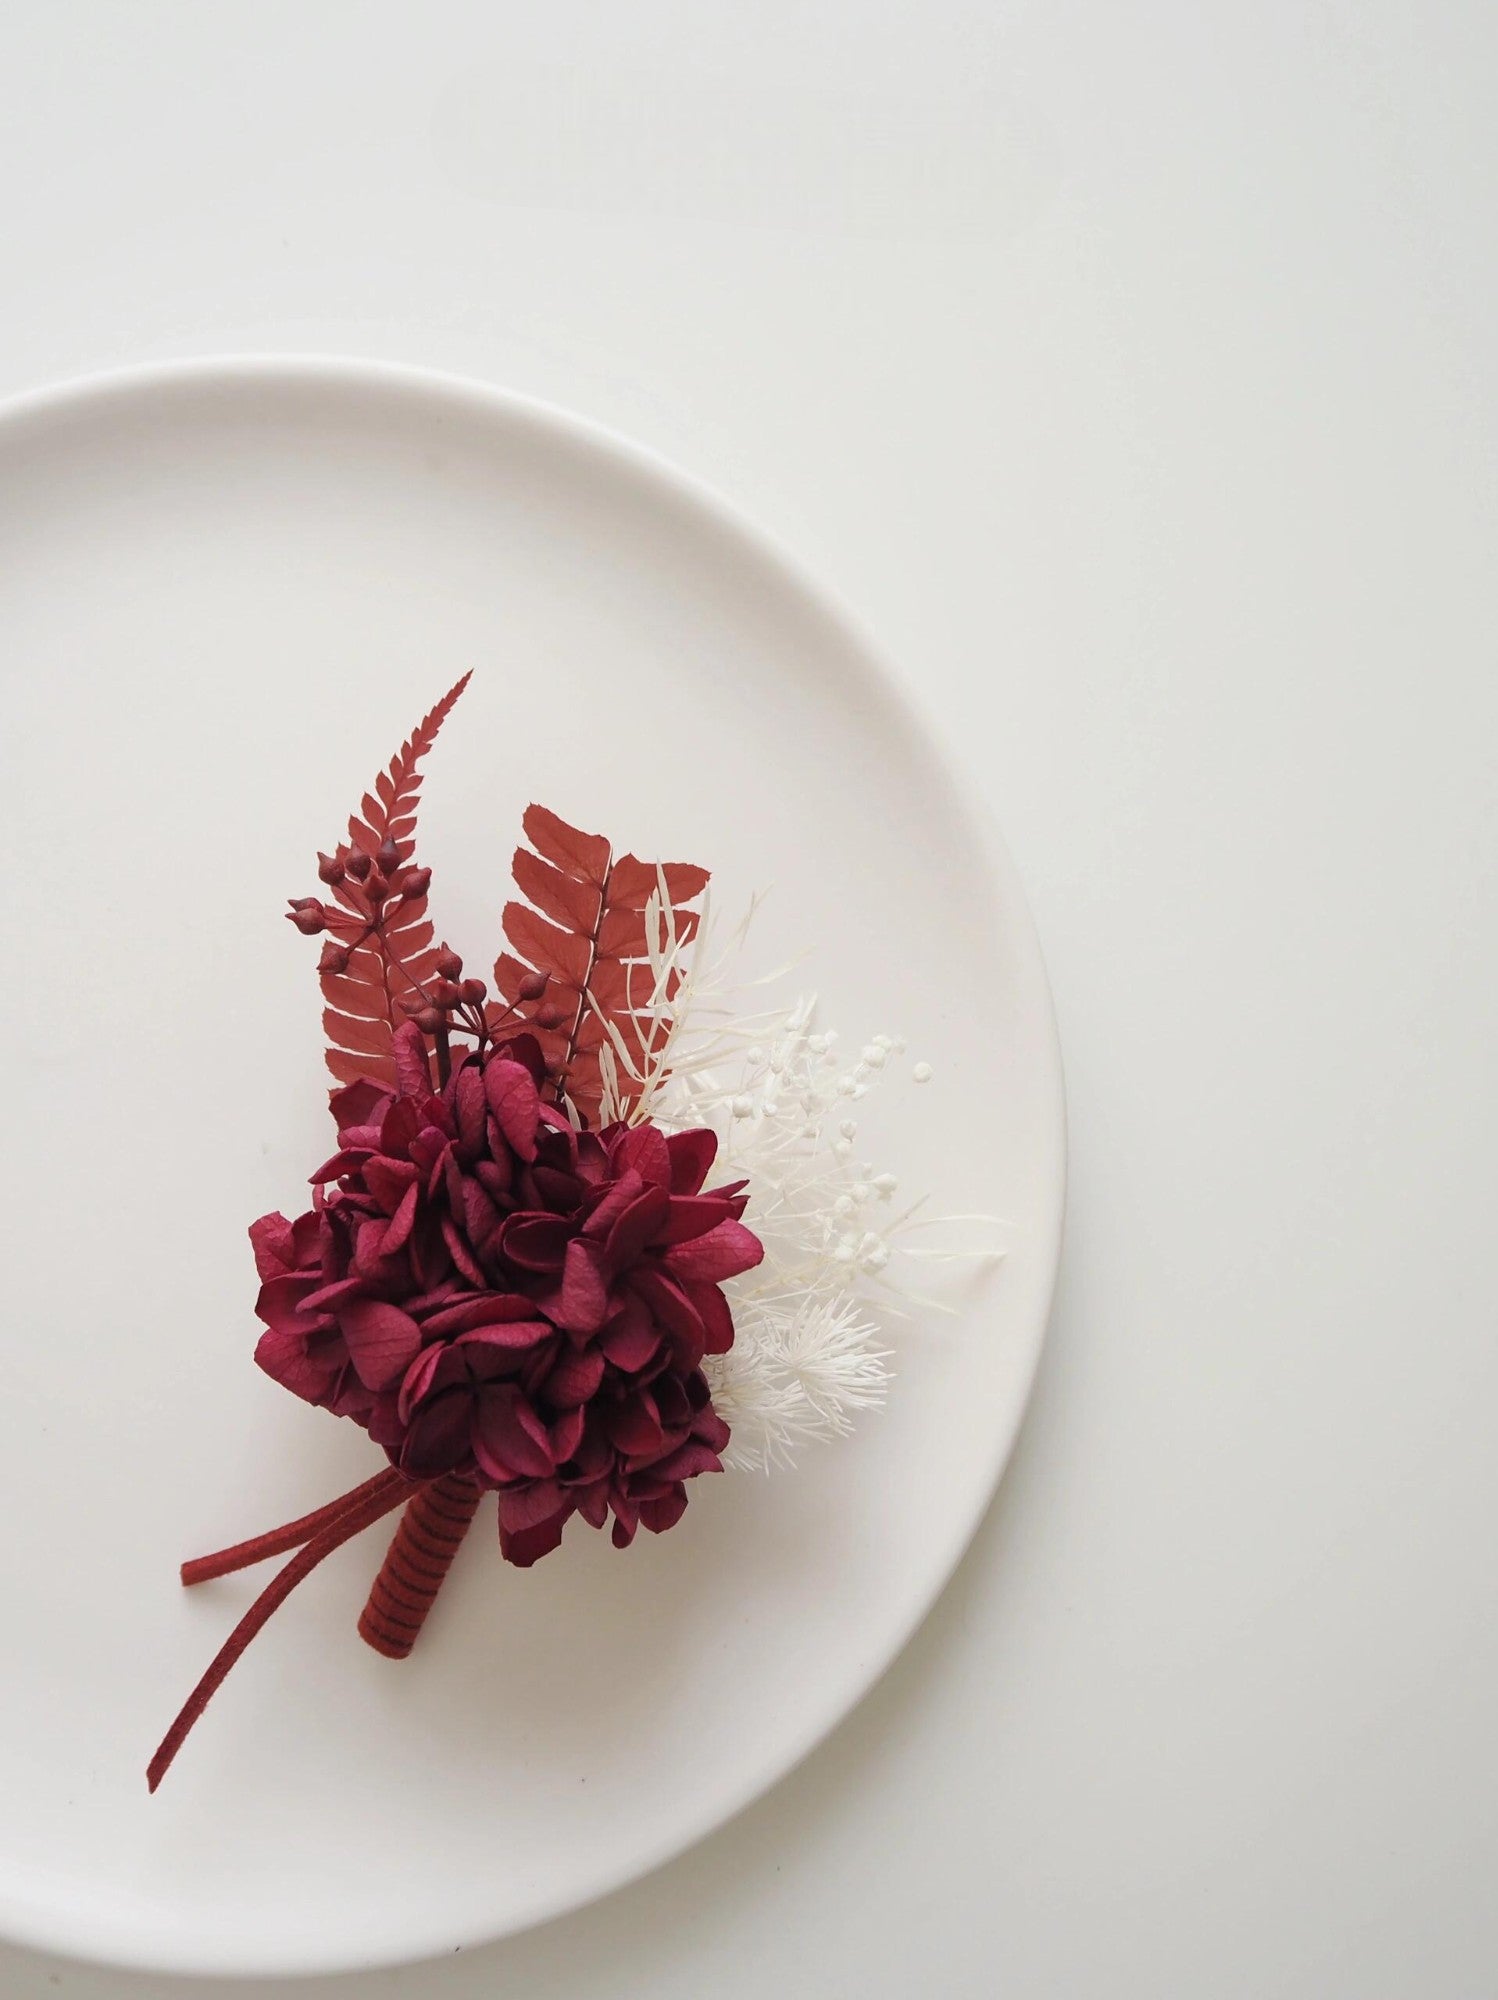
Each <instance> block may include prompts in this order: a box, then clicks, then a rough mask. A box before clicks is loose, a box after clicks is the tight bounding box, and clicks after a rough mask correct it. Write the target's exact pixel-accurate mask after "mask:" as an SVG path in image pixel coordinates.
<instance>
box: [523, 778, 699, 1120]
mask: <svg viewBox="0 0 1498 2000" xmlns="http://www.w3.org/2000/svg"><path fill="white" fill-rule="evenodd" d="M522 824H523V826H524V829H525V834H526V838H527V839H528V840H529V841H530V843H531V845H530V847H529V848H525V847H520V848H517V849H516V850H515V861H514V875H515V886H516V888H517V889H518V890H519V891H520V893H521V895H522V896H523V897H525V899H526V900H525V902H510V903H506V905H505V910H504V931H505V937H506V939H507V941H508V943H509V945H510V947H511V949H510V950H508V951H506V952H503V953H501V955H500V957H499V960H498V962H497V963H496V965H495V967H494V985H495V988H496V990H497V991H498V992H499V993H500V994H501V995H502V996H503V998H504V999H505V1000H506V1001H507V1002H509V1003H510V1009H511V1011H510V1012H508V1013H507V1014H506V1013H505V1012H504V1010H502V1009H500V1008H498V1007H496V1008H493V1009H491V1019H492V1020H493V1022H494V1023H495V1026H496V1027H497V1028H498V1027H499V1023H500V1021H501V1019H503V1021H504V1028H501V1029H500V1032H501V1033H503V1032H504V1031H505V1029H508V1028H511V1027H513V1026H514V1025H515V1023H516V1021H517V1019H518V1020H519V1021H520V1022H521V1023H523V1025H524V1026H525V1027H526V1028H527V1029H528V1030H529V1031H530V1032H531V1033H532V1034H534V1035H535V1037H536V1039H537V1040H538V1041H539V1043H540V1044H541V1054H542V1056H543V1058H544V1060H545V1062H546V1067H547V1069H548V1071H549V1072H550V1073H551V1076H552V1078H553V1079H554V1089H555V1093H556V1095H557V1096H558V1097H561V1096H562V1095H565V1096H567V1097H568V1098H570V1099H571V1101H572V1103H573V1104H574V1105H575V1106H576V1108H577V1110H578V1111H579V1113H580V1114H581V1115H582V1116H583V1117H584V1118H586V1119H587V1120H588V1121H589V1122H590V1123H596V1121H597V1118H598V1115H599V1104H600V1097H601V1093H602V1088H603V1077H602V1072H601V1070H600V1068H599V1050H600V1048H601V1047H602V1046H603V1043H604V1042H605V1040H607V1039H609V1035H608V1028H607V1027H606V1026H605V1020H607V1021H608V1022H609V1023H611V1024H612V1025H613V1027H614V1028H615V1029H617V1030H618V1032H619V1034H620V1035H621V1036H622V1037H623V1039H624V1042H625V1044H626V1046H627V1047H628V1048H630V1049H631V1050H634V1049H638V1050H640V1052H641V1055H642V1056H643V1055H648V1054H649V1053H651V1052H652V1049H653V1047H654V1046H655V1043H654V1040H653V1039H652V1037H653V1036H654V1035H655V1034H656V1033H658V1032H659V1031H658V1030H653V1029H652V1028H651V1026H650V1025H649V1024H648V1023H646V1022H642V1021H641V1020H640V1019H639V1018H638V1016H639V1012H640V1010H642V1009H644V1008H646V1007H647V1006H648V1004H649V1001H650V998H651V995H652V992H653V990H654V985H655V981H654V976H653V975H652V973H651V970H650V966H649V964H648V962H647V944H646V927H645V915H644V912H645V908H646V905H647V904H648V902H649V901H650V898H651V896H652V895H654V894H655V892H656V891H657V890H658V889H659V888H660V886H661V883H662V880H664V883H665V890H666V897H667V900H668V903H669V905H670V910H669V923H670V925H671V927H672V934H673V935H674V936H675V938H676V939H677V941H678V942H680V943H687V942H689V941H690V940H691V939H692V938H693V937H694V936H695V935H696V931H697V922H698V918H697V912H696V911H695V910H689V909H687V908H686V907H685V905H686V904H688V903H691V902H693V901H695V900H696V898H697V897H698V896H700V895H701V894H702V891H703V890H704V889H705V888H706V887H707V881H708V875H707V870H706V869H705V868H694V867H692V866H690V865H689V864H687V863H686V862H680V861H671V862H666V863H664V864H663V865H662V866H660V867H657V866H656V865H655V864H654V863H653V862H645V861H640V860H638V859H637V858H636V857H635V856H634V855H633V854H624V855H619V856H616V855H615V854H614V851H613V849H612V847H611V846H610V844H609V842H608V841H607V840H605V839H604V838H603V837H602V836H601V835H600V834H596V833H583V832H581V831H580V830H579V829H578V828H577V827H575V826H569V825H568V824H567V822H566V820H564V819H559V818H558V817H557V815H556V814H555V813H554V812H548V811H547V809H546V808H545V807H544V806H537V805H533V806H531V807H529V808H528V810H527V811H526V814H525V817H524V820H523V821H522ZM532 850H534V851H532ZM537 972H544V973H545V974H546V975H547V986H546V991H545V992H544V993H543V994H542V995H541V996H540V997H539V998H538V999H531V1000H522V999H521V998H520V987H521V983H522V982H523V981H524V980H527V979H529V978H530V977H531V976H532V975H533V974H535V973H537ZM673 984H674V982H673ZM600 1016H603V1017H604V1019H600ZM620 1085H621V1088H625V1089H627V1085H628V1078H627V1077H626V1076H625V1075H624V1073H623V1071H622V1069H621V1072H620Z"/></svg>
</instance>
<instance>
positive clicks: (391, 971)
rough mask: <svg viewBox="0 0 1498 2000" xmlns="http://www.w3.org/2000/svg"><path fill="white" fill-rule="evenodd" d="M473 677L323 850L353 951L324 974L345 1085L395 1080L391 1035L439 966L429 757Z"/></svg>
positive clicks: (430, 716) (335, 917) (334, 1051)
mask: <svg viewBox="0 0 1498 2000" xmlns="http://www.w3.org/2000/svg"><path fill="white" fill-rule="evenodd" d="M468 679H469V677H468V675H467V674H464V676H463V678H462V679H461V680H460V681H459V682H458V683H457V684H456V686H454V687H451V688H449V689H448V691H447V693H446V694H445V695H444V696H443V697H442V699H441V701H439V702H438V703H437V705H436V707H435V708H433V709H431V710H430V711H429V712H428V713H427V714H426V715H425V716H424V717H423V718H422V720H421V722H420V723H419V725H418V726H417V727H416V729H414V730H413V731H412V733H411V735H410V736H409V737H408V738H407V740H406V741H405V742H404V743H403V744H402V745H401V747H400V749H399V750H398V751H397V752H396V753H395V755H394V757H392V759H391V760H390V765H389V768H388V769H387V770H384V771H381V773H380V775H379V776H378V777H377V778H376V779H375V782H374V788H373V790H372V791H368V792H366V793H365V794H364V797H363V798H362V799H361V800H360V803H359V810H358V812H357V813H355V814H354V815H353V816H352V817H351V818H350V820H349V823H348V839H347V840H344V841H340V842H339V844H338V846H337V848H336V849H335V850H334V852H333V853H332V855H323V856H321V857H320V859H321V861H322V863H323V866H324V879H325V880H326V878H327V875H328V874H333V875H334V876H335V877H336V879H335V880H334V881H333V882H331V883H330V884H329V901H328V903H327V905H326V911H327V920H328V921H327V929H328V933H329V935H330V937H331V938H332V939H333V941H334V943H335V945H337V946H339V947H341V948H342V952H343V953H344V954H345V955H346V956H345V958H344V959H342V960H340V961H339V962H338V963H337V964H336V965H335V966H334V967H332V968H330V969H328V970H325V971H322V972H321V974H320V977H321V981H322V994H323V1001H324V1007H323V1017H322V1018H323V1028H324V1030H325V1031H326V1033H327V1037H328V1044H329V1046H328V1051H327V1064H328V1068H329V1069H330V1070H331V1072H332V1073H333V1075H334V1077H335V1078H337V1080H338V1082H339V1083H352V1082H354V1081H355V1080H356V1079H357V1078H359V1077H361V1076H367V1077H373V1078H374V1079H375V1080H376V1081H378V1082H381V1083H393V1082H394V1081H395V1062H394V1058H393V1056H392V1054H391V1038H392V1036H393V1035H394V1033H395V1030H396V1029H397V1028H398V1027H399V1026H400V1024H401V1022H402V1021H403V1020H404V1019H405V1018H406V1015H405V1009H404V1008H403V1006H402V1002H403V1001H404V1000H406V999H415V998H416V996H417V994H418V993H419V991H420V989H421V988H423V987H425V986H427V985H428V984H429V983H430V981H431V980H432V979H433V977H434V976H435V973H436V960H437V950H436V945H435V942H434V933H433V930H432V926H431V924H430V923H429V922H428V921H427V897H426V887H425V874H426V871H418V870H417V869H416V867H415V860H414V857H415V853H416V809H417V806H418V804H419V802H420V798H421V775H422V774H421V762H422V759H423V758H424V757H425V756H426V754H427V752H428V751H429V750H430V749H431V747H432V745H433V743H435V741H436V740H437V732H438V730H439V729H440V728H441V727H442V724H443V722H444V721H445V720H446V719H447V716H448V713H449V712H450V710H451V709H452V706H453V703H454V702H455V701H456V700H457V699H458V696H459V695H460V694H461V693H462V692H463V690H464V688H465V687H467V685H468ZM382 856H383V859H382ZM351 862H352V863H353V866H352V868H351V867H350V863H351ZM330 864H331V865H330ZM325 956H326V954H325Z"/></svg>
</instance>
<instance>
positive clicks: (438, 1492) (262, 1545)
mask: <svg viewBox="0 0 1498 2000" xmlns="http://www.w3.org/2000/svg"><path fill="white" fill-rule="evenodd" d="M481 1497H482V1496H481V1489H480V1488H479V1487H478V1486H476V1485H475V1484H474V1483H473V1481H472V1480H469V1479H463V1478H461V1477H458V1476H456V1475H453V1474H447V1475H445V1476H444V1477H442V1478H440V1479H434V1480H430V1481H426V1482H423V1483H420V1484H418V1483H417V1482H415V1481H413V1480H410V1479H408V1478H407V1477H406V1475H405V1474H404V1473H403V1472H397V1471H395V1470H393V1469H390V1470H387V1471H385V1472H379V1473H376V1474H375V1476H374V1477H373V1478H372V1479H366V1480H365V1481H364V1482H363V1484H362V1485H359V1486H355V1487H353V1488H352V1489H351V1490H350V1491H349V1492H347V1493H342V1494H340V1495H339V1496H338V1498H337V1499H336V1500H330V1501H329V1502H328V1503H327V1505H326V1506H325V1507H319V1508H317V1509H316V1510H315V1511H314V1512H313V1513H311V1514H303V1515H301V1516H299V1518H298V1519H296V1520H295V1521H288V1522H286V1523H285V1525H284V1526H282V1527H279V1528H272V1529H270V1530H269V1531H268V1532H267V1533H265V1534H263V1535H257V1536H255V1537H254V1538H253V1539H252V1540H250V1541H247V1542H236V1543H235V1544H234V1546H233V1547H232V1548H227V1549H220V1550H219V1551H217V1552H216V1553H215V1554H213V1555H207V1556H198V1557H196V1558H195V1559H194V1560H193V1561H191V1562H185V1563H183V1565H182V1581H183V1583H184V1584H187V1585H191V1584H196V1583H207V1582H208V1581H209V1580H210V1579H212V1578H214V1577H220V1576H229V1575H231V1574H232V1573H233V1572H234V1571H235V1570H240V1569H248V1568H249V1567H250V1565H251V1564H253V1563H257V1562H263V1561H264V1560H265V1559H266V1558H267V1557H268V1556H276V1555H284V1554H285V1553H286V1552H287V1551H288V1550H290V1549H295V1550H296V1551H297V1553H296V1554H295V1555H294V1556H293V1557H292V1559H291V1561H290V1562H289V1563H287V1564H286V1566H285V1567H284V1568H283V1569H281V1570H278V1571H277V1573H276V1575H275V1576H274V1577H273V1578H272V1579H271V1581H270V1583H268V1584H267V1585H266V1587H265V1589H264V1590H263V1591H261V1593H260V1595H259V1596H258V1597H257V1598H256V1599H255V1601H254V1603H253V1604H252V1605H251V1606H250V1608H249V1610H248V1611H246V1613H245V1614H244V1616H243V1617H242V1618H241V1619H240V1621H239V1623H238V1624H237V1625H236V1626H235V1628H234V1630H233V1631H232V1632H231V1633H230V1634H229V1637H228V1638H227V1639H226V1640H225V1641H224V1644H223V1645H222V1646H221V1647H220V1648H219V1650H218V1652H217V1653H216V1654H215V1655H214V1657H213V1660H212V1661H211V1662H210V1664H209V1667H208V1670H207V1672H206V1673H205V1674H204V1675H203V1677H202V1679H201V1680H200V1681H199V1682H198V1684H197V1686H196V1687H195V1688H194V1689H193V1691H192V1693H191V1694H190V1695H189V1696H188V1698H187V1700H186V1701H185V1702H184V1703H183V1706H182V1708H181V1710H180V1712H179V1713H178V1715H177V1719H176V1720H175V1721H174V1722H173V1724H172V1726H171V1728H170V1729H169V1730H168V1731H167V1733H166V1735H165V1736H164V1737H163V1738H162V1740H161V1743H160V1745H159V1747H158V1749H157V1751H156V1754H155V1756H154V1757H152V1759H151V1761H150V1763H149V1765H148V1766H147V1767H146V1783H147V1785H148V1786H149V1787H150V1789H151V1790H152V1791H153V1792H154V1791H155V1790H156V1787H157V1786H158V1785H159V1784H160V1783H161V1781H162V1779H163V1778H164V1777H165V1776H166V1773H167V1771H168V1770H169V1769H170V1767H171V1764H172V1760H173V1759H174V1758H175V1757H176V1755H177V1752H178V1751H179V1750H180V1749H181V1748H182V1745H183V1743H184V1742H186V1740H187V1737H188V1734H189V1732H190V1731H191V1729H192V1727H193V1725H194V1723H196V1721H197V1720H198V1718H199V1716H200V1715H201V1714H202V1713H203V1711H204V1709H205V1708H206V1707H207V1706H208V1703H209V1701H210V1700H211V1699H212V1697H213V1696H214V1695H215V1694H216V1693H217V1691H218V1689H219V1688H220V1687H221V1686H222V1685H223V1683H224V1680H225V1678H226V1677H227V1675H228V1673H229V1670H230V1668H231V1667H232V1666H233V1665H234V1663H235V1661H236V1660H237V1659H238V1658H239V1656H240V1655H241V1653H243V1652H244V1650H245V1648H246V1647H247V1646H248V1645H249V1643H250V1641H251V1640H252V1639H253V1638H254V1637H255V1635H256V1634H257V1633H258V1632H259V1631H260V1629H261V1627H262V1626H264V1625H265V1624H266V1623H267V1621H268V1620H269V1619H270V1617H271V1616H272V1614H273V1613H274V1612H275V1611H277V1610H278V1609H279V1608H280V1606H281V1605H282V1604H284V1603H285V1601H286V1599H287V1598H288V1597H289V1596H290V1595H291V1593H292V1591H293V1590H295V1589H296V1587H297V1585H298V1584H299V1583H300V1582H301V1581H302V1580H303V1578H304V1577H308V1576H310V1575H311V1574H312V1572H313V1570H314V1569H316V1568H317V1566H318V1564H319V1563H320V1562H322V1561H323V1560H324V1559H325V1558H326V1557H328V1556H330V1555H332V1553H333V1552H334V1550H335V1549H339V1548H341V1547H342V1546H343V1544H344V1543H345V1542H347V1541H352V1540H353V1538H354V1536H356V1535H360V1534H362V1533H363V1532H364V1530H365V1529H366V1528H371V1527H373V1526H374V1524H375V1523H376V1522H377V1521H380V1520H383V1519H384V1517H385V1516H386V1515H387V1514H393V1513H394V1512H395V1510H396V1508H397V1507H404V1508H405V1513H404V1515H403V1516H402V1519H401V1524H400V1527H399V1528H398V1529H397V1531H396V1534H395V1538H394V1540H393V1541H392V1543H391V1545H390V1548H389V1549H388V1550H387V1552H386V1555H385V1560H384V1563H383V1564H382V1565H381V1568H380V1571H379V1574H378V1575H377V1576H376V1578H375V1580H374V1584H373V1587H372V1588H371V1590H370V1593H369V1600H368V1602H367V1603H366V1605H365V1607H364V1611H363V1613H362V1615H361V1616H360V1619H359V1634H360V1637H361V1638H363V1639H364V1640H365V1641H366V1643H367V1644H369V1645H370V1646H372V1647H373V1648H374V1649H375V1651H376V1652H377V1653H382V1654H384V1655H385V1657H386V1658H387V1659H394V1660H403V1659H404V1658H405V1657H406V1655H407V1654H408V1653H409V1652H410V1650H411V1648H412V1646H414V1645H415V1643H416V1640H417V1638H418V1636H419V1634H420V1632H421V1628H422V1625H423V1624H424V1623H425V1620H426V1616H427V1613H428V1612H429V1611H430V1610H431V1608H432V1605H433V1603H434V1602H435V1601H436V1597H437V1593H438V1591H439V1590H440V1589H441V1588H442V1584H443V1581H444V1579H445V1578H446V1576H447V1572H448V1569H449V1568H450V1567H451V1564H452V1560H453V1558H454V1556H455V1555H456V1554H457V1552H458V1549H459V1547H460V1546H461V1544H462V1541H463V1537H464V1535H466V1534H467V1532H468V1528H469V1525H470V1523H471V1522H472V1520H473V1517H474V1513H475V1511H476V1510H477V1508H478V1503H479V1500H480V1498H481Z"/></svg>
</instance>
